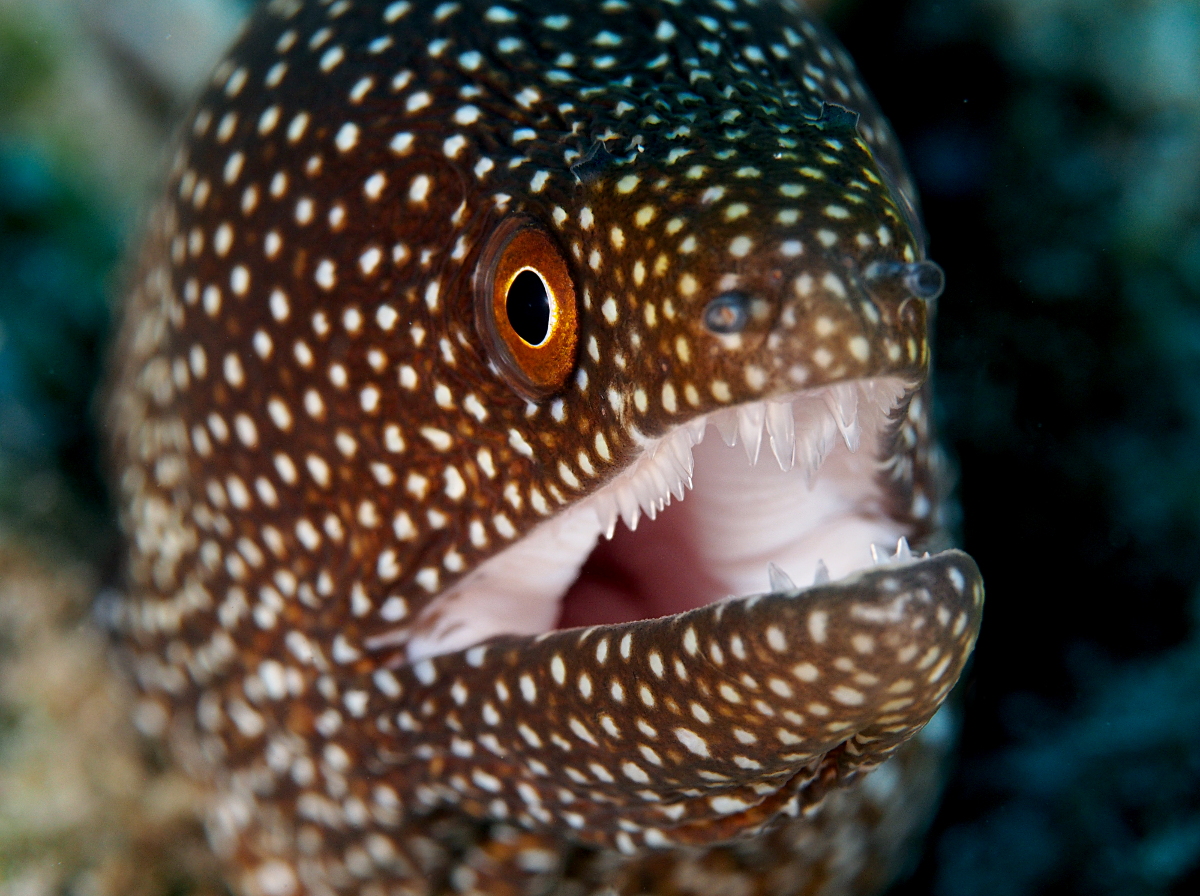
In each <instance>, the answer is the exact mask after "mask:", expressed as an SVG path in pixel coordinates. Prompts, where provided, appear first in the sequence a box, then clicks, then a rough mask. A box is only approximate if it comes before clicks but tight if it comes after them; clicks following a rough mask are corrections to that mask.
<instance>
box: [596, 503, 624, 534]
mask: <svg viewBox="0 0 1200 896" xmlns="http://www.w3.org/2000/svg"><path fill="white" fill-rule="evenodd" d="M595 511H596V522H597V523H599V524H600V530H601V531H602V532H603V533H604V537H605V538H608V539H611V538H612V537H613V533H615V532H616V531H617V520H618V519H620V511H618V510H617V502H616V500H615V499H614V498H613V497H612V496H611V495H604V496H603V497H602V498H601V499H600V500H598V501H597V502H596V505H595Z"/></svg>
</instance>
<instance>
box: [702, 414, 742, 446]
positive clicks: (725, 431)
mask: <svg viewBox="0 0 1200 896" xmlns="http://www.w3.org/2000/svg"><path fill="white" fill-rule="evenodd" d="M708 420H709V422H710V423H711V424H712V425H713V426H715V427H716V428H717V432H719V433H720V434H721V441H723V442H724V443H725V444H726V445H727V446H728V447H730V448H732V447H733V446H734V445H736V444H737V431H738V420H737V414H736V413H735V412H734V411H732V410H729V411H720V412H719V413H716V414H713V415H712V416H711V417H709V418H708Z"/></svg>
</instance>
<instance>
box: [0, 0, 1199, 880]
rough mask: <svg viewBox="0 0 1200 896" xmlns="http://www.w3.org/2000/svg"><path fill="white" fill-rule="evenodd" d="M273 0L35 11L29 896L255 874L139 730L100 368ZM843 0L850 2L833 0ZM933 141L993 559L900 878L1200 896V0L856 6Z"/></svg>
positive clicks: (29, 358) (8, 254) (31, 51)
mask: <svg viewBox="0 0 1200 896" xmlns="http://www.w3.org/2000/svg"><path fill="white" fill-rule="evenodd" d="M248 5H249V4H248V3H247V2H242V0H0V896H43V894H46V896H50V894H72V896H73V894H79V896H92V894H96V896H100V894H110V893H111V894H118V893H119V894H146V896H167V894H171V896H174V894H180V896H182V894H199V893H220V892H222V891H221V890H220V887H219V884H218V883H216V881H215V878H214V877H213V874H212V870H211V869H210V868H209V867H208V865H207V863H206V861H205V857H204V850H203V848H202V845H201V839H200V834H199V829H198V827H197V825H196V822H195V819H194V817H193V816H192V809H193V808H194V805H195V800H194V794H192V793H191V791H190V789H189V787H188V785H187V784H186V783H185V782H183V781H181V780H179V779H177V778H176V777H175V776H173V775H172V773H171V772H170V770H169V769H168V768H166V767H165V766H164V765H163V763H162V762H161V757H159V756H157V755H155V754H154V753H153V752H151V751H150V750H149V748H148V747H147V746H146V745H145V744H144V743H142V742H140V741H139V740H137V739H136V737H135V736H134V735H133V734H132V731H131V730H130V726H129V725H128V724H127V722H126V721H125V714H124V713H125V703H124V701H125V700H126V699H127V698H126V695H125V693H124V690H123V684H122V682H121V681H120V679H119V678H116V677H114V676H113V675H111V674H110V672H109V669H108V661H107V659H106V657H105V653H104V645H103V643H102V641H101V639H100V638H99V636H98V635H97V634H96V631H95V629H94V628H93V627H92V626H91V625H90V624H89V619H90V616H91V614H93V613H94V612H95V607H96V606H97V596H98V595H99V597H100V600H99V605H100V606H103V605H104V595H105V594H106V589H107V588H108V587H109V586H110V585H111V584H112V581H113V571H114V547H115V535H114V531H113V515H112V512H111V509H110V508H109V507H108V506H107V504H106V496H105V491H104V487H103V484H102V481H101V478H100V475H99V468H100V467H99V460H98V452H97V445H98V439H97V427H96V420H95V415H94V407H95V398H94V390H95V386H96V383H97V380H98V377H99V376H100V373H101V369H102V364H103V351H104V345H105V340H106V337H107V333H108V330H109V326H110V321H111V319H112V303H113V301H114V298H113V297H114V294H115V291H116V288H117V285H118V284H119V282H120V276H121V268H120V260H121V255H122V250H123V247H124V246H125V245H126V244H127V243H128V242H129V241H130V240H131V239H132V238H133V237H134V235H135V234H136V233H137V229H138V225H139V220H140V218H139V214H140V211H139V210H140V209H141V208H142V207H143V204H144V201H145V198H146V196H147V195H148V194H149V192H150V191H151V190H152V187H153V184H154V183H155V182H156V179H157V178H158V176H159V172H160V167H161V159H162V156H163V146H164V144H165V142H166V140H167V139H168V135H169V133H170V128H171V123H172V122H173V120H174V118H175V116H176V115H177V114H179V112H180V111H181V109H182V107H183V106H184V105H186V102H187V100H188V97H189V95H190V93H191V90H192V86H193V85H194V84H196V83H198V81H199V80H200V79H201V78H202V77H203V76H204V74H205V72H206V71H207V70H208V69H209V68H210V67H211V66H212V65H213V63H214V62H215V60H216V58H217V57H218V55H219V54H220V52H221V50H222V48H223V46H224V45H225V43H226V42H227V41H228V40H229V39H230V38H231V36H232V34H233V33H234V32H235V31H236V28H237V26H238V23H239V21H240V20H241V17H242V16H243V15H244V13H245V10H246V8H247V7H248ZM814 5H816V4H814ZM820 6H821V8H822V10H823V13H824V15H825V16H826V18H827V20H828V21H829V23H830V24H831V26H832V27H833V28H834V29H835V30H836V31H837V32H838V34H839V35H840V36H841V38H842V40H843V41H844V42H845V44H846V45H847V46H848V48H849V49H850V51H851V53H852V55H853V56H854V57H855V58H856V59H857V61H858V63H859V65H860V67H861V69H862V70H863V73H864V77H865V79H866V81H867V83H868V84H869V85H870V86H871V87H872V88H873V89H874V91H875V93H876V94H877V96H878V97H879V100H880V102H881V104H882V105H883V107H884V109H885V111H886V112H887V113H888V114H889V116H890V117H891V119H892V121H893V123H894V124H895V126H896V128H897V130H898V132H899V133H900V136H901V138H902V141H903V143H904V145H905V147H906V149H907V151H908V155H909V159H910V161H911V163H912V166H913V169H914V171H915V174H916V177H917V180H918V182H919V184H920V186H921V190H922V195H923V200H924V203H925V213H926V221H927V224H928V229H929V231H930V233H931V234H932V247H931V251H932V255H933V257H934V258H935V259H936V260H937V261H939V262H940V263H941V264H942V266H943V267H944V268H945V269H946V273H947V276H948V282H949V287H948V289H947V291H946V293H945V295H944V296H943V298H942V299H940V300H939V306H940V307H939V319H938V334H937V336H938V338H937V355H936V368H937V369H936V377H937V381H938V382H937V389H938V395H937V398H938V408H937V411H938V415H939V421H940V427H941V432H942V436H943V439H944V442H945V444H946V447H947V448H948V449H949V451H950V452H951V454H952V455H953V457H954V459H955V462H956V464H957V468H958V471H959V478H958V494H959V498H960V501H961V537H962V540H963V543H964V546H965V547H966V548H967V550H969V551H970V552H971V554H972V555H974V557H975V558H976V559H977V560H978V562H979V565H980V566H981V567H982V569H983V572H984V575H985V578H986V581H987V584H988V600H989V603H988V609H987V618H986V623H985V627H984V633H983V636H982V638H981V640H980V642H979V648H978V651H977V654H976V659H975V663H974V666H973V669H972V670H971V673H970V678H969V681H968V684H967V687H966V689H965V697H966V700H965V705H964V719H965V727H964V733H963V742H962V747H961V750H960V753H959V758H958V760H957V763H956V766H955V768H954V770H953V776H952V778H951V780H950V783H949V785H948V787H947V792H946V797H945V800H944V802H943V806H942V810H941V812H940V814H939V816H938V819H937V821H936V823H935V825H934V828H933V830H932V831H931V834H930V837H929V839H928V841H927V844H926V848H925V850H924V852H923V854H922V855H920V856H918V857H915V858H914V862H915V864H914V870H913V874H912V876H911V877H910V878H909V879H908V880H907V882H905V883H903V884H901V885H899V886H898V887H897V888H896V890H895V896H917V894H934V896H968V894H971V896H1024V894H1049V893H1054V894H1058V893H1061V894H1081V896H1082V894H1102V896H1125V894H1130V896H1133V894H1148V896H1194V894H1196V893H1200V627H1198V626H1197V621H1198V620H1200V591H1198V590H1197V583H1198V582H1200V550H1198V546H1200V538H1198V536H1200V0H827V2H823V3H821V4H820Z"/></svg>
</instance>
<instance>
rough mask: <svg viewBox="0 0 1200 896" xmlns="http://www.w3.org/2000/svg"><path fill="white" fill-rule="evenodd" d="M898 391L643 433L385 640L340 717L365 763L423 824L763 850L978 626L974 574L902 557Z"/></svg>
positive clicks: (883, 383) (875, 386)
mask: <svg viewBox="0 0 1200 896" xmlns="http://www.w3.org/2000/svg"><path fill="white" fill-rule="evenodd" d="M905 394H906V393H905V390H904V387H903V384H901V383H900V382H898V381H892V380H871V381H862V382H856V383H849V384H842V385H838V386H834V387H830V388H826V389H821V390H814V391H809V392H804V393H800V394H797V395H795V396H793V397H792V398H791V399H790V400H787V401H778V400H775V401H771V402H767V403H762V404H749V405H743V406H740V407H738V408H736V409H732V410H725V411H722V412H719V413H716V414H713V415H710V416H708V417H704V418H701V419H698V420H694V421H692V422H690V423H688V424H686V425H684V426H681V427H679V428H677V429H675V430H673V431H672V432H669V433H667V434H666V435H665V436H664V437H662V438H660V439H656V440H648V441H647V442H646V444H645V446H644V450H643V452H642V454H641V455H640V456H639V458H638V459H637V460H636V461H634V462H633V463H632V464H631V465H630V467H628V468H627V469H626V470H625V471H624V472H623V473H622V474H620V475H619V476H618V477H616V478H615V479H614V480H613V481H612V482H611V483H609V484H608V485H607V486H606V487H605V488H603V489H601V490H600V491H598V492H596V493H595V494H593V495H592V496H591V497H589V498H588V499H586V500H584V501H582V502H581V503H580V504H578V505H576V506H575V507H574V508H572V509H571V510H569V511H567V512H565V513H563V514H561V515H560V516H558V517H556V518H555V519H553V520H551V521H549V522H547V523H544V524H543V525H542V526H540V527H538V528H537V529H535V530H534V531H533V532H532V533H531V534H529V535H528V536H526V537H525V538H524V539H522V540H521V541H520V542H519V543H517V544H515V545H513V546H512V547H510V548H509V549H507V550H506V551H505V552H503V553H501V554H499V555H497V556H496V557H494V558H492V559H491V560H490V561H488V562H487V563H485V564H483V565H482V566H480V567H479V568H477V569H476V570H474V571H473V572H472V573H471V574H470V575H468V576H467V577H466V578H464V580H463V581H461V582H460V583H459V584H458V585H457V586H456V587H455V588H454V589H453V590H452V591H450V592H448V593H447V594H445V595H443V597H444V600H443V601H441V602H440V607H439V612H438V613H437V614H436V615H433V616H431V617H430V618H429V620H428V623H429V624H428V625H427V627H426V628H425V629H424V634H423V635H420V636H419V637H417V638H414V639H413V640H412V641H409V642H408V643H407V645H403V644H402V642H397V641H392V642H391V644H390V645H387V646H392V647H402V646H403V647H405V649H406V650H407V656H403V655H400V654H393V657H394V659H393V661H392V662H390V663H389V664H388V667H387V668H384V669H380V670H378V671H377V672H376V673H375V677H374V678H373V679H372V680H371V682H370V683H369V684H368V683H365V682H364V683H363V686H362V689H361V691H359V692H358V693H359V694H360V695H361V696H360V697H359V698H358V699H360V700H361V701H362V705H358V706H356V712H357V715H358V716H359V717H361V718H362V719H364V720H375V721H373V722H372V723H371V725H369V726H367V729H368V730H369V736H370V737H371V738H382V739H383V740H381V744H385V745H386V746H385V747H382V748H381V750H382V751H383V752H381V753H379V754H377V756H378V755H383V754H384V752H386V753H387V754H388V755H392V756H395V757H397V758H396V762H398V763H401V762H403V763H405V764H404V766H403V768H404V775H405V776H406V780H407V779H411V778H412V777H413V776H414V775H415V774H416V773H415V772H414V771H413V769H412V767H411V763H412V762H413V761H414V757H415V758H416V760H420V761H425V762H427V763H429V768H428V771H427V773H426V777H427V779H428V781H429V782H430V783H429V784H428V785H427V786H425V787H424V788H423V790H422V793H424V794H425V796H424V800H425V804H426V805H427V806H429V807H431V808H432V807H434V806H436V805H439V804H441V803H447V802H448V803H453V804H456V805H458V806H459V807H460V808H462V809H463V810H464V811H466V812H467V813H468V814H469V815H473V816H475V817H479V818H492V819H505V818H515V819H516V820H517V821H518V822H519V823H520V824H521V825H522V826H524V827H526V828H529V829H533V830H537V829H541V830H544V831H546V832H548V833H549V834H550V835H551V836H561V835H562V834H563V832H569V836H570V837H572V838H574V839H576V840H579V841H582V842H587V843H591V844H594V845H598V846H604V847H607V848H615V849H617V850H619V851H621V852H623V853H627V854H632V853H636V852H638V851H640V850H643V849H647V848H649V849H656V848H668V847H674V846H678V845H685V844H691V845H706V844H713V843H717V842H723V841H728V840H731V839H734V838H738V837H742V836H747V835H753V834H756V833H758V832H761V831H764V830H765V829H767V828H768V827H769V826H771V825H774V824H776V823H778V822H780V821H781V820H782V819H785V818H788V817H796V816H797V815H798V814H800V813H806V812H808V811H810V810H813V809H815V807H817V806H819V805H821V804H822V803H823V801H824V795H825V794H826V793H828V792H829V790H830V788H831V787H835V786H841V785H844V784H847V783H849V782H850V781H852V780H854V779H855V778H856V777H857V776H858V775H859V774H861V773H862V772H864V771H867V770H869V769H872V768H874V767H876V766H877V765H879V764H880V763H882V762H884V761H885V760H886V759H887V758H888V757H889V756H891V755H892V753H893V752H894V751H895V750H896V749H897V748H898V747H899V746H900V745H901V744H903V743H904V742H905V741H906V740H907V739H908V738H910V737H911V736H912V735H913V734H915V733H916V732H917V731H919V730H920V729H921V727H922V726H924V725H925V724H926V723H927V722H928V721H929V720H930V718H932V716H933V714H934V713H935V712H936V711H937V709H938V708H939V706H940V705H941V704H942V702H943V701H944V700H945V698H946V696H947V695H948V694H949V692H950V689H951V688H952V687H953V685H954V683H955V681H956V680H957V679H958V676H959V674H960V673H961V672H962V669H963V667H964V665H965V663H966V660H967V657H968V656H969V654H970V652H971V649H972V647H973V645H974V643H975V637H976V634H977V632H978V628H979V622H980V619H981V614H982V608H983V586H982V582H981V580H980V577H979V570H978V569H977V568H976V566H975V564H974V562H973V561H972V560H971V558H970V557H968V556H967V555H966V554H963V553H962V552H960V551H954V550H949V551H943V552H941V553H939V554H936V555H934V556H932V557H930V556H929V555H925V556H924V557H916V556H914V555H913V554H912V553H911V552H910V551H909V549H908V546H907V543H906V542H905V541H904V536H905V534H906V532H905V529H904V525H903V523H902V522H898V521H897V520H896V519H894V518H893V517H891V516H889V514H888V513H887V507H888V506H889V505H888V502H887V501H886V498H887V497H888V495H887V494H886V492H885V489H886V488H887V487H888V486H887V483H888V482H890V481H891V480H890V477H889V475H888V467H889V458H888V457H887V456H886V455H887V454H888V451H887V450H885V449H886V446H889V445H891V444H892V438H891V434H892V433H893V432H894V431H893V430H891V429H890V427H892V426H894V425H895V419H894V412H895V411H896V408H897V407H898V406H899V405H900V404H901V402H902V399H903V397H904V396H905ZM710 425H711V427H713V428H714V429H715V430H716V432H715V433H712V432H708V431H707V430H708V429H709V427H710ZM722 441H724V442H725V443H726V444H722ZM737 442H740V443H741V446H742V449H744V450H739V449H738V448H737V447H736V446H735V445H736V443H737ZM689 489H690V490H689ZM668 505H669V506H668ZM643 514H644V515H645V516H646V517H649V518H650V519H649V520H641V524H640V525H639V519H640V517H641V516H642V515H643ZM622 518H623V519H624V521H625V528H624V529H623V530H622V531H620V532H618V531H617V529H618V521H619V520H620V519H622ZM880 542H884V543H891V544H897V543H898V547H897V549H896V552H895V554H891V553H890V551H889V552H888V553H887V554H886V555H885V556H884V559H883V561H882V562H876V561H875V560H873V556H875V557H878V549H877V548H873V547H872V546H873V545H877V544H878V543H880ZM769 564H770V565H769ZM790 575H795V576H797V577H799V576H804V577H805V579H804V581H810V580H811V581H812V584H811V585H809V586H808V587H804V588H797V587H796V586H795V585H794V584H793V582H792V580H791V578H790ZM730 595H742V596H740V597H736V596H735V597H731V596H730ZM384 639H386V636H384ZM397 706H400V707H402V709H401V711H400V712H399V713H396V712H395V710H396V707H397ZM393 719H394V722H393Z"/></svg>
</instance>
